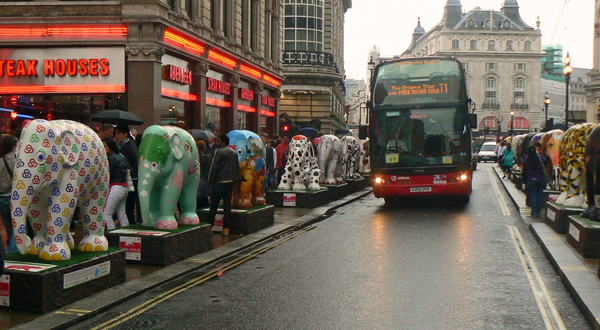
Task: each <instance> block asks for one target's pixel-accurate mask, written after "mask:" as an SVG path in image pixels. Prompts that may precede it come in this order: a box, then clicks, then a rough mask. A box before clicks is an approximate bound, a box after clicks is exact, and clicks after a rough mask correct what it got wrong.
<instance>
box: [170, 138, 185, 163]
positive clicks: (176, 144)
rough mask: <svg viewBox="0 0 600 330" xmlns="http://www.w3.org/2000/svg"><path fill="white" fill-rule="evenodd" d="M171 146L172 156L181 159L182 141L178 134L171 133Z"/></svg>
mask: <svg viewBox="0 0 600 330" xmlns="http://www.w3.org/2000/svg"><path fill="white" fill-rule="evenodd" d="M171 147H172V148H173V157H175V159H177V160H181V158H183V150H182V148H183V143H182V141H181V137H180V136H179V134H173V143H172V144H171Z"/></svg>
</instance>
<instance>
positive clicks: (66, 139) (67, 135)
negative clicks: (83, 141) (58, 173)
mask: <svg viewBox="0 0 600 330" xmlns="http://www.w3.org/2000/svg"><path fill="white" fill-rule="evenodd" d="M60 140H61V146H60V148H59V149H60V154H59V161H60V158H61V156H62V163H63V167H71V166H73V165H75V163H76V162H77V160H78V159H79V152H80V150H79V146H78V145H77V143H75V134H73V132H72V131H70V130H64V131H62V132H60Z"/></svg>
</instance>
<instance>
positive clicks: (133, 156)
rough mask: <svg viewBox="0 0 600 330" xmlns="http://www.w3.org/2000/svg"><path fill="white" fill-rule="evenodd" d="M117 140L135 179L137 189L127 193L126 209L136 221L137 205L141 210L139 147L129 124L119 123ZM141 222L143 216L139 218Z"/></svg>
mask: <svg viewBox="0 0 600 330" xmlns="http://www.w3.org/2000/svg"><path fill="white" fill-rule="evenodd" d="M115 140H116V142H117V143H118V144H119V149H120V150H119V152H120V153H121V154H122V155H123V157H125V159H127V162H128V163H129V166H130V167H131V179H132V181H133V187H134V188H135V191H131V192H129V194H128V195H127V201H126V204H125V205H126V209H127V218H128V219H129V220H130V221H131V222H132V223H134V222H135V219H136V217H135V213H136V212H135V207H136V205H137V208H138V210H139V208H140V207H139V201H138V197H137V182H138V149H137V147H136V146H135V139H134V138H133V136H131V133H130V130H129V126H127V125H123V124H121V125H118V126H117V127H116V128H115ZM138 222H141V217H140V218H139V219H138Z"/></svg>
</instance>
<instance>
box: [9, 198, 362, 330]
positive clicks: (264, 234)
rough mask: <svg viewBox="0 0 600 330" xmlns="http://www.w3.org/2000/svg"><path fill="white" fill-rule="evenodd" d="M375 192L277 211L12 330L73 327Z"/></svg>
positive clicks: (327, 215) (332, 212) (310, 222)
mask: <svg viewBox="0 0 600 330" xmlns="http://www.w3.org/2000/svg"><path fill="white" fill-rule="evenodd" d="M372 191H373V190H372V189H371V188H370V187H368V188H365V189H363V190H361V191H358V192H356V193H354V194H351V195H348V196H346V197H344V198H341V199H338V200H336V201H334V202H331V203H329V204H327V205H324V206H321V207H317V208H315V209H313V210H312V211H310V212H309V213H308V214H305V215H303V216H300V217H297V218H290V217H281V218H278V217H277V214H278V213H280V214H281V212H277V210H276V212H275V214H276V217H275V225H273V226H271V227H268V228H265V229H263V230H261V231H259V232H257V233H253V234H250V235H246V236H243V237H241V238H239V239H236V240H235V241H232V242H230V243H227V244H225V245H223V246H221V247H218V248H215V249H212V250H209V251H206V252H203V253H201V254H198V255H196V256H193V257H191V258H188V259H186V260H183V261H180V262H178V263H175V264H172V265H169V266H166V267H164V268H162V269H160V270H157V271H155V272H153V273H151V274H148V275H146V276H143V277H140V278H139V279H137V280H133V281H129V282H126V283H124V284H121V285H118V286H115V287H112V288H109V289H107V290H104V291H102V292H100V293H98V294H95V295H93V296H90V297H87V298H84V299H82V300H79V301H76V302H74V303H72V304H69V305H67V306H64V307H63V308H60V309H58V310H56V311H53V312H50V313H47V314H44V315H41V316H40V317H38V318H36V319H34V320H32V321H30V322H27V323H23V324H20V325H18V326H16V327H13V328H11V329H15V330H20V329H23V330H25V329H27V330H31V329H37V330H51V329H52V330H54V329H64V328H66V327H69V326H72V325H74V324H77V323H78V322H81V321H83V320H85V319H87V318H90V317H92V316H94V315H97V314H99V313H102V312H104V311H106V310H108V309H109V308H111V307H113V306H115V305H118V304H120V303H123V302H124V301H126V300H128V299H130V298H133V297H135V296H138V295H140V294H141V293H143V292H146V291H149V290H151V289H153V288H156V287H158V286H160V285H162V284H164V283H167V282H169V281H172V280H174V279H177V278H180V277H182V276H184V275H186V274H189V273H191V272H193V271H195V270H198V269H200V268H202V267H206V266H207V265H209V264H213V263H216V262H219V261H220V260H223V259H225V258H227V257H229V256H231V255H233V254H235V253H237V252H239V251H241V250H245V249H248V248H250V247H252V246H253V245H257V244H260V243H262V242H264V241H266V240H268V239H271V238H273V237H275V236H278V235H282V234H284V233H286V232H290V231H294V230H297V229H299V228H302V227H305V226H308V225H310V224H313V223H315V222H318V221H321V220H322V219H325V218H327V217H329V216H330V215H332V214H334V213H335V210H336V209H337V208H340V207H342V206H344V205H346V204H349V203H352V202H354V201H355V200H358V199H360V198H362V197H364V196H367V195H369V194H371V193H372ZM276 209H281V208H276Z"/></svg>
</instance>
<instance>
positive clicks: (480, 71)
mask: <svg viewBox="0 0 600 330" xmlns="http://www.w3.org/2000/svg"><path fill="white" fill-rule="evenodd" d="M402 56H403V57H416V56H443V57H449V56H454V57H456V58H457V59H459V60H460V61H461V62H462V63H463V66H464V68H465V73H466V77H467V88H468V92H469V96H470V97H471V98H472V99H473V101H474V102H475V103H476V104H477V111H476V113H477V114H478V118H479V120H480V122H479V127H478V128H479V131H480V132H483V130H484V129H485V127H489V128H490V131H491V132H497V131H498V126H499V125H500V126H501V135H506V134H507V132H509V131H510V124H511V123H510V120H511V115H510V113H511V111H514V119H513V122H514V133H515V134H519V133H524V132H528V131H533V130H535V129H540V128H541V127H543V125H544V123H543V113H541V112H540V109H541V101H540V100H541V99H540V95H539V93H540V77H541V61H540V60H541V57H542V56H543V55H542V54H541V32H540V30H539V22H537V28H533V27H531V26H529V25H528V24H526V23H525V22H524V21H523V20H522V19H521V16H520V15H519V5H518V4H517V1H516V0H505V1H504V3H503V4H502V8H501V9H500V11H495V10H483V9H481V8H479V7H476V8H474V9H472V10H470V11H467V12H463V10H462V5H461V2H460V0H448V1H447V2H446V6H445V8H444V16H443V17H442V20H441V21H440V22H439V23H438V24H436V25H435V26H434V27H433V28H432V29H430V30H429V31H427V32H425V29H424V28H423V27H422V26H421V24H420V22H419V23H418V25H417V27H416V28H415V30H414V33H413V40H412V43H411V44H410V46H409V47H408V49H407V50H406V51H405V52H404V53H403V54H402Z"/></svg>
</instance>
